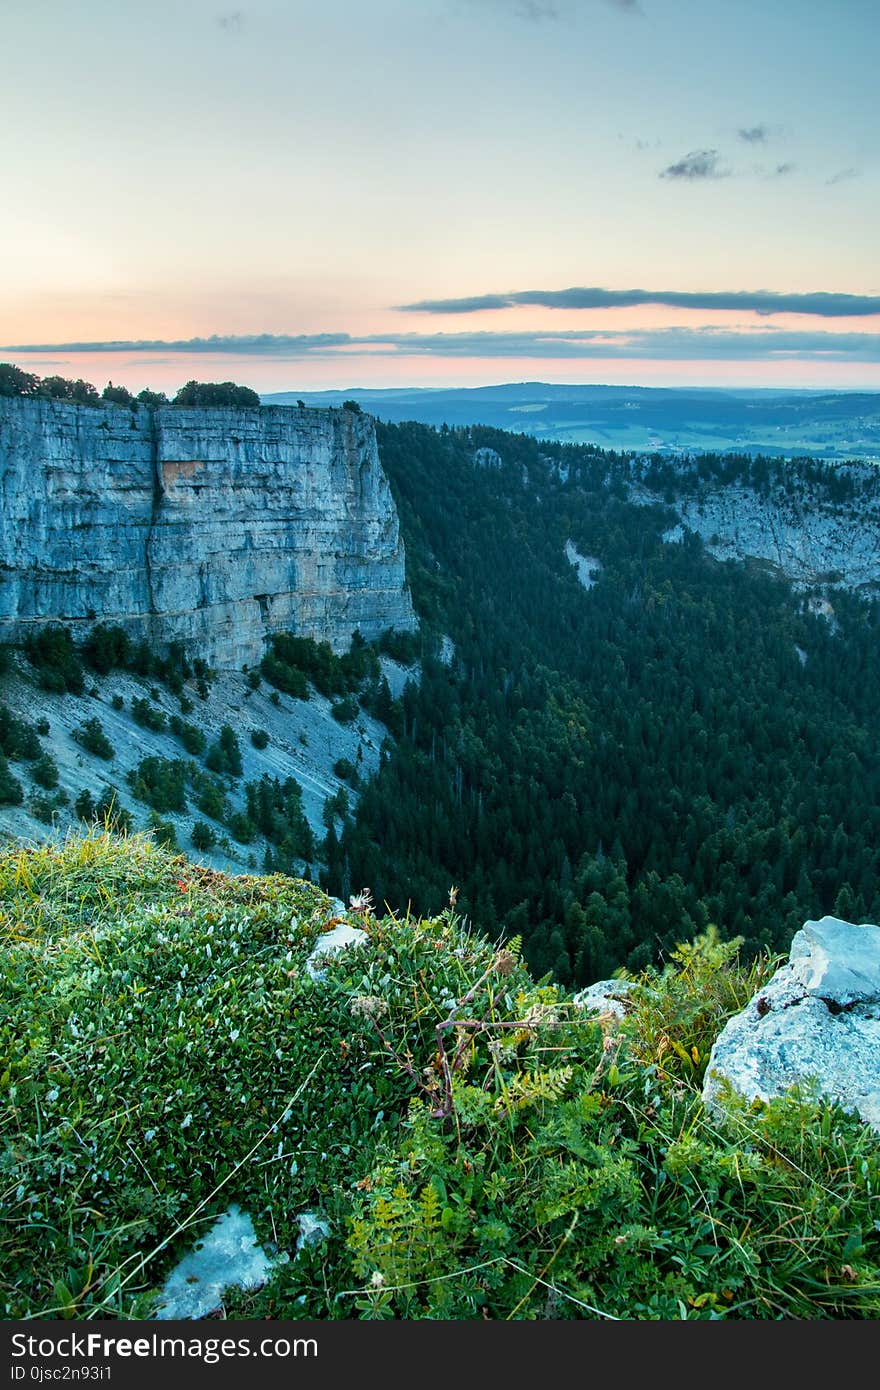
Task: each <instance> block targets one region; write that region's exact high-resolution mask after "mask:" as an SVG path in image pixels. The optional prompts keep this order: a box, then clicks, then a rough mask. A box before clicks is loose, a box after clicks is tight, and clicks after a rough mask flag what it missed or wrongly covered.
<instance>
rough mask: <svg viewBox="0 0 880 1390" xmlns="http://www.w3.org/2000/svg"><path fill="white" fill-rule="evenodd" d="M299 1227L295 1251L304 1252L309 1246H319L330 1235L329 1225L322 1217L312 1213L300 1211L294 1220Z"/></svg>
mask: <svg viewBox="0 0 880 1390" xmlns="http://www.w3.org/2000/svg"><path fill="white" fill-rule="evenodd" d="M296 1222H297V1225H298V1226H299V1235H298V1236H297V1241H296V1250H297V1254H299V1252H300V1250H306V1249H308V1247H309V1246H310V1245H320V1244H321V1242H322V1241H324V1240H327V1238H328V1236H329V1235H330V1223H329V1222H328V1221H325V1220H324V1218H323V1217H322V1216H316V1215H315V1213H314V1212H313V1211H301V1212H300V1214H299V1216H298V1217H297V1218H296Z"/></svg>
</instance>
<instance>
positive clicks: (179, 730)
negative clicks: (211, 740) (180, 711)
mask: <svg viewBox="0 0 880 1390" xmlns="http://www.w3.org/2000/svg"><path fill="white" fill-rule="evenodd" d="M168 727H169V728H170V730H171V732H172V733H173V734H174V736H175V737H176V738H179V739H180V742H181V743H182V744H183V746H184V748H185V749H186V751H187V753H191V754H192V756H193V757H194V758H198V757H200V756H201V754H202V753H204V751H205V749H206V747H207V746H208V740H207V739H206V738H205V735H204V734H203V733H202V730H201V729H200V728H198V726H197V725H195V724H187V723H186V721H185V720H183V719H181V718H180V716H179V715H176V714H172V716H171V718H170V719H169V721H168Z"/></svg>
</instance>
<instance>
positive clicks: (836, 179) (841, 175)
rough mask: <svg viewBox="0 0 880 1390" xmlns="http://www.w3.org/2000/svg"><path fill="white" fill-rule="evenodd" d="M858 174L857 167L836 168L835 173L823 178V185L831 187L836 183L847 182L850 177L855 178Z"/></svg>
mask: <svg viewBox="0 0 880 1390" xmlns="http://www.w3.org/2000/svg"><path fill="white" fill-rule="evenodd" d="M858 176H859V171H858V169H838V171H837V173H836V174H832V175H831V177H830V179H826V180H825V186H826V188H831V187H833V185H834V184H836V183H848V182H849V180H850V179H857V178H858Z"/></svg>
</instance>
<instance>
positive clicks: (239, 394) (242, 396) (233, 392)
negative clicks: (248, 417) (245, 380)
mask: <svg viewBox="0 0 880 1390" xmlns="http://www.w3.org/2000/svg"><path fill="white" fill-rule="evenodd" d="M259 404H260V398H259V396H258V395H257V393H256V391H252V390H251V388H250V387H249V386H236V384H235V382H234V381H188V382H187V383H186V385H185V386H181V388H180V390H179V391H178V393H177V395H176V396H175V397H174V400H173V401H172V405H180V406H195V407H196V408H198V409H205V408H207V409H211V408H216V407H218V406H227V407H233V408H236V409H242V408H245V407H253V406H259Z"/></svg>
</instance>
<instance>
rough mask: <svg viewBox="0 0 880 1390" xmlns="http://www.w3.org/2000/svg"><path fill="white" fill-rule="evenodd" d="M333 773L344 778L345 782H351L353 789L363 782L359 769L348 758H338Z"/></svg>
mask: <svg viewBox="0 0 880 1390" xmlns="http://www.w3.org/2000/svg"><path fill="white" fill-rule="evenodd" d="M333 771H334V772H335V773H336V776H337V777H341V778H342V780H343V782H350V783H351V785H352V786H353V787H356V786H357V785H358V783H359V782H360V780H361V779H360V775H359V773H358V770H357V768H356V767H355V765H354V763H353V762H351V761H350V760H349V759H348V758H337V759H336V762H335V763H334V764H333Z"/></svg>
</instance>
